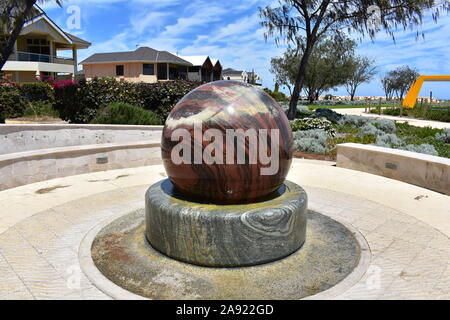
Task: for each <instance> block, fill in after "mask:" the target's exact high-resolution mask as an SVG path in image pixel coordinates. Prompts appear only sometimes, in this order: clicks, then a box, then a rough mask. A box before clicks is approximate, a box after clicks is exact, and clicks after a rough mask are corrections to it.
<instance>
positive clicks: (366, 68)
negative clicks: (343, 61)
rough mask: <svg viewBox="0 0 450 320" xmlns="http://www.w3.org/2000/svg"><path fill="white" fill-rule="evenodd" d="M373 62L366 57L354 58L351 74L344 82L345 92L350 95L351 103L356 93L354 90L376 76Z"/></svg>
mask: <svg viewBox="0 0 450 320" xmlns="http://www.w3.org/2000/svg"><path fill="white" fill-rule="evenodd" d="M373 63H374V62H373V61H372V60H370V59H369V58H367V57H362V56H360V57H356V58H355V60H354V65H353V67H352V69H353V73H352V75H351V76H350V77H349V79H348V81H347V82H346V84H345V85H346V88H347V92H348V94H349V95H350V100H351V101H353V100H354V97H355V93H356V89H357V88H358V87H359V86H360V85H361V84H363V83H364V82H369V81H370V80H372V78H373V76H374V75H375V74H376V71H375V67H374V66H373Z"/></svg>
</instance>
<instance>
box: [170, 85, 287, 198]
mask: <svg viewBox="0 0 450 320" xmlns="http://www.w3.org/2000/svg"><path fill="white" fill-rule="evenodd" d="M161 145H162V158H163V163H164V166H165V169H166V172H167V175H168V177H169V179H170V180H171V181H172V183H173V184H174V186H175V188H176V190H177V191H178V192H180V194H181V195H183V196H185V197H188V198H189V199H192V200H194V199H197V200H200V201H202V202H210V203H223V204H237V203H250V202H254V201H260V200H264V199H267V198H270V196H271V195H272V194H274V193H275V192H277V190H278V188H279V187H280V186H281V185H282V184H283V182H284V180H285V178H286V175H287V173H288V171H289V167H290V164H291V161H292V153H293V145H292V132H291V129H290V125H289V121H288V119H287V118H286V115H285V114H284V112H283V110H282V109H281V107H280V106H279V105H278V103H276V102H275V101H274V100H273V99H272V98H271V97H270V96H269V95H267V94H266V93H265V92H264V91H263V90H261V89H259V88H256V87H254V86H251V85H249V84H246V83H243V82H238V81H216V82H211V83H208V84H205V85H202V86H200V87H198V88H196V89H194V90H192V91H191V92H189V93H188V94H187V95H186V96H184V98H183V99H181V100H180V102H178V104H177V105H176V106H175V107H174V109H173V110H172V112H171V113H170V115H169V117H168V118H167V121H166V124H165V126H164V130H163V136H162V142H161Z"/></svg>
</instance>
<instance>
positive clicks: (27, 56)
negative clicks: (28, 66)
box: [17, 51, 75, 64]
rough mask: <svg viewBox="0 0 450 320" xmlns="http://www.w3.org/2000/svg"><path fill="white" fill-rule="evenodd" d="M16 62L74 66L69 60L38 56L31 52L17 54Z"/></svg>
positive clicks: (46, 55)
mask: <svg viewBox="0 0 450 320" xmlns="http://www.w3.org/2000/svg"><path fill="white" fill-rule="evenodd" d="M17 61H32V62H48V63H61V64H74V63H75V62H74V60H73V59H71V58H64V57H56V56H51V55H48V54H39V53H31V52H22V51H18V52H17Z"/></svg>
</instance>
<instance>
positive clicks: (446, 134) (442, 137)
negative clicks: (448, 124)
mask: <svg viewBox="0 0 450 320" xmlns="http://www.w3.org/2000/svg"><path fill="white" fill-rule="evenodd" d="M434 137H435V138H436V139H438V140H439V141H442V142H443V143H450V128H447V129H445V130H444V131H443V132H439V133H436V135H435V136H434Z"/></svg>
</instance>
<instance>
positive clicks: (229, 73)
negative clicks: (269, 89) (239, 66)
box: [222, 68, 261, 86]
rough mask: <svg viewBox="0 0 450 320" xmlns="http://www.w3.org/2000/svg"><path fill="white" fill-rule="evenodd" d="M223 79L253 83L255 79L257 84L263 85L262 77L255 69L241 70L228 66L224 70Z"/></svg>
mask: <svg viewBox="0 0 450 320" xmlns="http://www.w3.org/2000/svg"><path fill="white" fill-rule="evenodd" d="M222 79H223V80H236V81H242V82H246V83H252V81H254V84H255V85H258V86H260V85H261V77H260V76H259V75H258V74H256V73H255V72H253V71H241V70H235V69H232V68H226V69H223V70H222Z"/></svg>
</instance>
